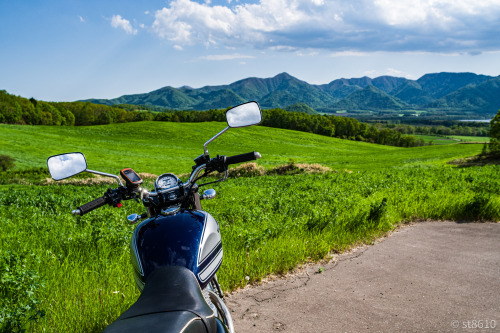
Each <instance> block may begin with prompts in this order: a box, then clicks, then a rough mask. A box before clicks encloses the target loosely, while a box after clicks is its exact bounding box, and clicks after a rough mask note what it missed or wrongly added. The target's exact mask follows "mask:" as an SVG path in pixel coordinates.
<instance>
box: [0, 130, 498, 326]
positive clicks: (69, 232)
mask: <svg viewBox="0 0 500 333" xmlns="http://www.w3.org/2000/svg"><path fill="white" fill-rule="evenodd" d="M224 127H225V124H224V123H215V122H214V123H160V122H140V123H125V124H114V125H102V126H80V127H56V126H20V125H0V155H2V154H7V155H11V156H13V157H15V158H16V160H17V162H16V163H17V169H18V170H20V169H26V168H30V167H45V161H46V158H47V157H48V156H49V155H51V154H57V153H62V152H72V151H82V152H83V153H85V155H86V156H87V160H88V163H89V168H92V169H95V170H100V171H105V172H110V173H114V174H116V173H117V172H118V170H120V169H121V168H124V167H132V168H134V169H135V170H136V171H138V172H149V173H156V174H159V173H162V172H174V173H177V174H179V173H185V172H188V171H189V170H190V168H191V166H192V164H193V162H192V159H193V158H194V157H196V156H198V155H199V154H200V153H202V145H203V143H204V142H205V141H207V140H208V139H209V138H210V137H212V136H213V135H214V134H215V133H217V132H219V131H220V130H221V129H222V128H224ZM208 148H209V151H210V153H211V154H212V155H215V154H226V155H233V154H239V153H243V152H249V151H252V150H256V151H259V152H261V153H262V156H263V158H262V159H261V160H259V164H261V165H263V166H264V167H266V168H271V167H273V166H276V165H281V164H286V163H288V162H289V159H294V160H295V161H296V162H297V163H299V162H306V163H321V164H323V165H326V166H330V167H331V168H333V169H336V170H339V171H340V172H330V173H327V174H300V175H285V176H269V175H267V176H260V177H241V178H232V179H229V180H228V181H227V182H224V183H219V184H214V185H210V187H212V186H213V188H214V189H215V190H216V191H217V198H216V199H214V200H209V201H206V202H205V201H204V202H203V207H204V208H205V209H206V210H207V211H208V212H210V213H211V214H213V216H214V217H215V218H216V219H217V220H218V221H219V223H220V226H221V228H220V230H221V233H222V239H223V244H224V261H223V264H222V266H221V269H220V271H219V272H218V274H217V275H218V279H219V281H220V282H221V284H222V287H223V288H224V289H225V290H232V289H235V288H238V287H241V286H245V285H246V284H248V283H252V282H255V281H259V280H260V279H261V278H263V277H265V276H268V275H269V274H281V273H286V272H288V271H289V270H290V269H293V268H294V267H297V265H300V264H302V263H305V262H310V261H311V260H318V259H321V258H324V257H325V256H326V255H327V254H328V253H329V252H330V251H335V252H341V251H344V250H346V249H349V248H350V247H351V246H355V245H359V244H360V243H371V242H373V240H374V239H375V238H377V237H380V236H382V235H384V234H385V233H386V232H387V231H389V230H392V229H393V228H394V227H395V226H396V225H398V224H400V223H401V222H402V221H413V220H419V219H454V220H478V219H484V220H496V221H498V220H499V219H500V177H499V175H500V172H499V167H498V166H485V167H481V168H480V167H470V168H458V167H454V166H450V165H446V164H445V163H446V162H447V161H449V160H451V159H455V158H461V157H465V156H470V155H474V154H476V153H478V152H479V151H480V150H481V148H482V145H480V144H450V145H442V146H423V147H417V148H398V147H391V146H382V145H375V144H368V143H361V142H354V141H349V140H340V139H335V138H330V137H325V136H319V135H314V134H310V133H303V132H296V131H290V130H282V129H273V128H266V127H260V126H259V127H250V128H242V129H231V130H229V131H228V132H227V133H225V134H224V135H223V136H221V137H220V138H218V139H217V140H215V141H214V142H213V143H212V144H211V145H209V147H208ZM344 169H347V170H348V172H344ZM351 170H352V171H351ZM358 171H359V172H358ZM0 176H3V177H4V178H5V177H7V176H8V175H6V174H3V175H2V173H0ZM147 183H149V182H147ZM107 187H108V185H92V186H88V185H59V184H55V185H47V186H27V185H18V184H16V185H1V186H0V221H2V233H0V278H2V279H3V280H5V281H7V282H9V283H8V284H6V286H7V288H6V289H5V290H6V292H3V291H4V290H2V292H3V293H2V295H1V296H0V297H1V298H2V299H0V301H2V305H4V304H5V306H4V307H3V308H2V313H1V315H3V314H4V313H6V314H9V315H15V316H14V317H11V319H12V318H13V319H12V320H14V324H16V325H19V327H20V328H23V329H26V331H27V332H97V331H102V329H103V328H104V327H105V326H107V325H108V324H109V323H110V322H112V321H113V320H114V319H116V318H117V317H118V316H119V315H120V313H122V312H123V311H125V310H126V309H127V308H128V307H129V306H130V305H131V304H133V303H134V302H135V300H136V299H137V297H138V295H139V293H138V291H137V289H136V287H135V283H134V281H133V278H132V267H131V265H130V259H129V247H128V246H129V242H130V236H131V234H132V232H133V230H134V228H135V226H134V225H130V224H128V223H127V222H126V220H125V216H127V215H128V214H132V213H138V212H142V211H143V207H141V205H140V204H138V203H135V202H134V201H133V200H131V201H129V202H126V203H125V204H124V205H123V207H122V208H120V209H117V208H112V207H107V206H106V207H103V208H102V209H99V210H96V211H93V212H92V213H90V214H87V215H85V216H82V217H74V216H72V215H71V214H70V213H69V212H70V211H71V209H73V208H75V207H78V206H79V205H81V204H83V203H85V202H88V201H90V200H92V199H94V198H96V197H98V196H101V195H102V194H103V192H104V191H105V190H106V188H107ZM3 280H2V281H3ZM9 288H10V289H9ZM26 305H29V306H32V307H33V308H35V309H36V311H35V310H30V308H27V307H26ZM33 308H32V309H33ZM41 313H44V316H43V318H40V314H41ZM37 316H38V318H37ZM30 318H32V319H30ZM33 318H34V319H38V320H37V321H35V320H33ZM5 327H6V326H5V322H4V321H0V331H12V329H6V328H5Z"/></svg>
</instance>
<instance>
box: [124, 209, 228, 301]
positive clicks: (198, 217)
mask: <svg viewBox="0 0 500 333" xmlns="http://www.w3.org/2000/svg"><path fill="white" fill-rule="evenodd" d="M130 256H131V261H132V266H133V267H134V278H135V282H136V284H137V287H138V288H139V289H140V290H141V291H142V289H143V288H144V282H145V281H146V279H147V277H148V275H149V274H151V273H152V272H153V271H154V270H155V269H157V268H159V267H163V266H183V267H186V268H188V269H189V270H191V271H192V272H193V273H194V275H195V276H196V278H197V279H198V282H199V284H200V287H201V288H202V289H203V288H204V287H205V286H206V285H207V284H208V282H209V281H210V279H211V278H212V277H213V276H214V275H215V273H216V272H217V270H218V269H219V267H220V265H221V263H222V256H223V252H222V242H221V235H220V228H219V224H218V223H217V221H216V220H215V219H214V218H213V217H212V215H210V214H209V213H207V212H205V211H202V210H188V209H182V210H180V211H178V212H177V213H175V214H172V215H167V216H162V215H159V216H157V217H152V218H148V219H146V220H144V221H143V222H141V223H140V224H139V225H138V226H137V228H136V229H135V231H134V234H133V235H132V241H131V242H130Z"/></svg>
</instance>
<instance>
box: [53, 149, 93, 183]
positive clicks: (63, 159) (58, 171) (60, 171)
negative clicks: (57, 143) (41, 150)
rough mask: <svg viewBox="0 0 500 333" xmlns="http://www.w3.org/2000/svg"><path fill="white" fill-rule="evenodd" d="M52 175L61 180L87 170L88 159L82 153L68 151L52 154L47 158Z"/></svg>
mask: <svg viewBox="0 0 500 333" xmlns="http://www.w3.org/2000/svg"><path fill="white" fill-rule="evenodd" d="M47 166H48V167H49V172H50V175H51V176H52V178H53V179H54V180H61V179H64V178H68V177H71V176H74V175H77V174H79V173H80V172H83V171H85V170H87V160H86V159H85V156H84V155H83V154H82V153H68V154H60V155H54V156H50V157H49V158H48V159H47Z"/></svg>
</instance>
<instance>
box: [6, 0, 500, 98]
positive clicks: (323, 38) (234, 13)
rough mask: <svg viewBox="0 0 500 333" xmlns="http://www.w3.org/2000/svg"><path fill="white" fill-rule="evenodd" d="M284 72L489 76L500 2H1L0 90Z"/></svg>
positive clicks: (55, 90)
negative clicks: (465, 73) (440, 73)
mask: <svg viewBox="0 0 500 333" xmlns="http://www.w3.org/2000/svg"><path fill="white" fill-rule="evenodd" d="M282 72H287V73H289V74H290V75H293V76H295V77H296V78H298V79H300V80H303V81H306V82H308V83H311V84H325V83H329V82H331V81H333V80H335V79H338V78H353V77H362V76H368V77H371V78H374V77H377V76H381V75H392V76H399V77H406V78H409V79H418V78H419V77H421V76H422V75H424V74H426V73H436V72H473V73H477V74H486V75H491V76H498V75H500V0H473V1H472V0H288V1H285V0H248V1H246V0H239V1H238V0H168V1H156V0H141V1H137V0H64V1H63V0H43V1H42V0H23V1H9V0H0V90H6V91H7V92H9V93H11V94H15V95H20V96H23V97H27V98H30V97H34V98H36V99H39V100H45V101H74V100H79V99H88V98H115V97H119V96H121V95H125V94H135V93H145V92H150V91H153V90H156V89H159V88H161V87H164V86H172V87H181V86H185V85H187V86H190V87H193V88H200V87H202V86H205V85H221V84H229V83H232V82H234V81H237V80H240V79H243V78H247V77H261V78H267V77H273V76H275V75H277V74H279V73H282Z"/></svg>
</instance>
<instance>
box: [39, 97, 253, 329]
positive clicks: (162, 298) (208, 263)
mask: <svg viewBox="0 0 500 333" xmlns="http://www.w3.org/2000/svg"><path fill="white" fill-rule="evenodd" d="M261 118H262V114H261V110H260V108H259V105H258V104H257V103H256V102H249V103H245V104H241V105H239V106H236V107H234V108H232V109H229V110H228V111H227V112H226V119H227V124H228V126H227V127H226V128H225V129H223V130H222V131H221V132H219V133H218V134H217V135H215V136H214V137H212V138H211V139H210V140H208V141H207V142H206V143H205V144H204V152H203V154H201V155H200V156H198V157H197V158H196V159H195V160H194V162H195V165H194V166H193V170H192V172H191V175H190V177H189V179H188V180H187V181H186V182H184V183H183V182H182V181H181V180H180V179H179V178H178V177H177V176H176V175H174V174H172V173H165V174H162V175H160V176H159V177H158V178H157V179H156V181H155V184H154V187H155V189H154V191H148V190H146V189H144V188H142V187H141V184H142V182H143V181H142V179H141V178H140V177H139V175H138V174H137V173H136V172H135V171H134V170H132V169H130V168H126V169H123V170H121V171H120V175H121V177H122V178H123V180H124V182H125V184H123V183H122V180H121V179H120V177H118V176H116V175H112V174H107V173H103V172H99V171H94V170H89V169H87V161H86V159H85V156H84V155H83V154H82V153H68V154H60V155H55V156H51V157H49V158H48V160H47V165H48V168H49V171H50V174H51V176H52V178H53V179H54V180H61V179H65V178H68V177H71V176H74V175H76V174H78V173H80V172H83V171H86V172H91V173H95V174H99V175H102V176H108V177H114V178H116V179H117V180H118V183H119V186H118V188H115V189H111V188H109V189H108V190H107V191H106V192H105V194H104V195H103V196H102V197H100V198H97V199H95V200H93V201H91V202H89V203H86V204H84V205H82V206H81V207H78V208H77V209H75V210H73V212H72V213H73V214H74V215H84V214H87V213H89V212H91V211H92V210H94V209H97V208H99V207H101V206H104V205H106V204H107V205H110V206H115V207H120V206H121V202H122V201H124V200H130V199H136V200H141V202H142V203H143V204H144V207H145V213H143V214H140V215H139V214H132V215H130V216H128V217H127V219H128V220H129V222H130V223H138V222H140V224H139V225H138V226H137V227H136V229H135V231H134V233H133V235H132V240H131V242H130V256H131V261H132V265H133V267H134V278H135V282H136V284H137V287H138V288H139V289H140V291H141V295H140V297H139V299H138V300H137V301H136V302H135V303H134V304H133V305H132V306H131V307H130V308H129V309H128V310H127V311H125V312H124V313H123V314H122V315H121V316H120V317H119V318H118V319H117V320H116V321H115V322H113V323H112V324H111V325H110V326H108V327H107V328H106V329H105V330H104V332H106V333H114V332H183V333H188V332H193V333H194V332H210V333H215V332H218V333H220V332H231V333H233V332H234V328H233V322H232V319H231V315H230V313H229V311H228V309H227V307H226V305H225V304H224V302H223V299H224V296H223V293H222V290H221V288H220V286H219V283H218V281H217V275H216V273H217V270H218V269H219V267H220V265H221V263H222V256H223V251H222V242H221V234H220V229H219V224H218V223H217V221H216V220H215V219H214V218H213V217H212V216H211V215H210V214H209V213H208V212H206V211H204V210H202V208H201V204H200V200H206V199H212V198H214V197H215V195H216V193H215V191H214V190H213V189H209V190H206V191H205V192H204V193H203V194H202V195H200V194H199V192H198V191H199V188H200V187H201V186H204V185H208V184H212V183H215V182H220V181H224V180H226V179H227V174H228V166H229V165H230V164H235V163H241V162H246V161H251V160H255V159H257V158H260V157H261V156H260V154H259V153H257V152H251V153H247V154H241V155H236V156H231V157H227V156H219V155H217V157H213V158H210V155H209V153H208V150H207V145H208V144H209V143H210V142H212V141H213V140H215V139H216V138H217V137H219V136H220V135H221V134H223V133H224V132H225V131H227V130H228V129H229V128H234V127H245V126H252V125H256V124H258V123H260V121H261ZM202 172H203V173H202ZM212 172H219V173H221V174H223V176H222V178H220V179H219V180H216V181H212V182H208V183H205V184H200V185H197V184H196V182H197V181H198V180H199V179H201V178H203V177H205V176H207V175H208V174H210V173H212Z"/></svg>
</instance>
